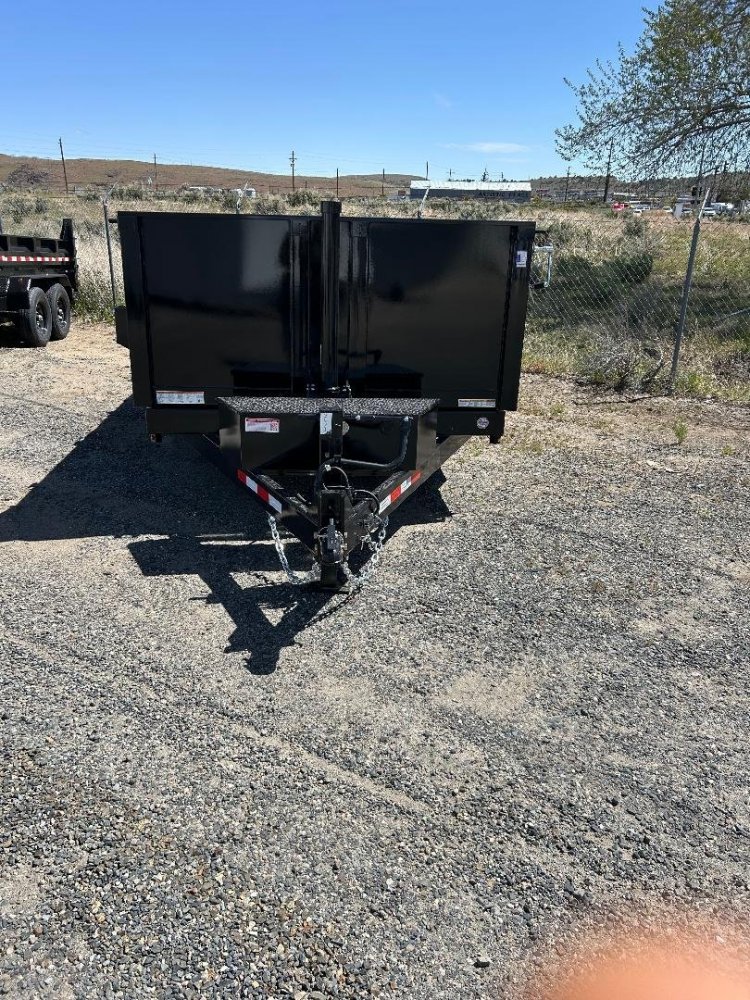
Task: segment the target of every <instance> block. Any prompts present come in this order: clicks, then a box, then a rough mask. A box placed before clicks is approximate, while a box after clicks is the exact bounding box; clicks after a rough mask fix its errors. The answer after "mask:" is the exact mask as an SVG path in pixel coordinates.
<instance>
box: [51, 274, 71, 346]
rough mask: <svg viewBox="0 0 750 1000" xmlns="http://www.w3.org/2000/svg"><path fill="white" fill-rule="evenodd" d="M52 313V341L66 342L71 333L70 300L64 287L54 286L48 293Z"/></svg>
mask: <svg viewBox="0 0 750 1000" xmlns="http://www.w3.org/2000/svg"><path fill="white" fill-rule="evenodd" d="M47 298H48V300H49V308H50V312H51V313H52V339H53V340H65V338H66V337H67V336H68V334H69V333H70V298H69V297H68V293H67V292H66V291H65V288H64V287H63V286H62V285H53V286H52V287H51V288H50V289H49V291H48V292H47Z"/></svg>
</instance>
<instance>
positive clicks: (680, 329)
mask: <svg viewBox="0 0 750 1000" xmlns="http://www.w3.org/2000/svg"><path fill="white" fill-rule="evenodd" d="M699 184H700V178H699ZM710 191H711V187H710V185H709V186H708V187H707V188H706V193H705V195H704V197H703V201H702V202H701V205H700V208H699V209H698V214H697V216H696V219H695V225H694V226H693V238H692V240H691V241H690V254H689V256H688V262H687V270H686V271H685V281H684V283H683V286H682V297H681V299H680V316H679V319H678V320H677V329H676V330H675V337H674V351H673V352H672V370H671V372H670V374H669V392H670V393H673V392H674V386H675V381H676V380H677V367H678V365H679V363H680V348H681V346H682V335H683V334H684V332H685V322H686V320H687V309H688V301H689V299H690V289H691V287H692V284H693V268H694V267H695V255H696V253H697V251H698V237H699V236H700V232H701V216H702V215H703V209H704V208H705V207H706V203H707V201H708V195H709V193H710Z"/></svg>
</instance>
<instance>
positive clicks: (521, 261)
mask: <svg viewBox="0 0 750 1000" xmlns="http://www.w3.org/2000/svg"><path fill="white" fill-rule="evenodd" d="M528 259H529V252H528V250H516V267H526V262H527V261H528Z"/></svg>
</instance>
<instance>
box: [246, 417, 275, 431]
mask: <svg viewBox="0 0 750 1000" xmlns="http://www.w3.org/2000/svg"><path fill="white" fill-rule="evenodd" d="M245 430H246V431H247V433H248V434H253V433H255V434H278V433H279V421H278V420H268V419H267V418H266V417H245Z"/></svg>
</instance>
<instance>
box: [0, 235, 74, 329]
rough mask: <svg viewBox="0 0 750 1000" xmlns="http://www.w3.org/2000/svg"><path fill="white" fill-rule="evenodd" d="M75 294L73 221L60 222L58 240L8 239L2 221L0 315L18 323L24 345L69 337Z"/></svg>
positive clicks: (0, 242) (21, 237)
mask: <svg viewBox="0 0 750 1000" xmlns="http://www.w3.org/2000/svg"><path fill="white" fill-rule="evenodd" d="M77 294H78V268H77V266H76V243H75V236H74V234H73V220H72V219H63V222H62V228H61V230H60V236H59V238H58V239H48V238H46V237H44V236H11V235H9V234H7V233H4V232H3V227H2V223H0V316H6V317H9V318H12V319H14V320H15V321H16V325H17V326H18V330H19V333H20V334H21V336H22V337H23V339H24V340H25V341H26V343H27V344H29V345H30V346H31V347H44V346H45V344H47V343H48V342H49V340H50V339H52V340H63V339H64V338H65V337H67V336H68V333H69V331H70V321H71V310H72V307H73V305H74V304H75V300H76V296H77Z"/></svg>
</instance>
